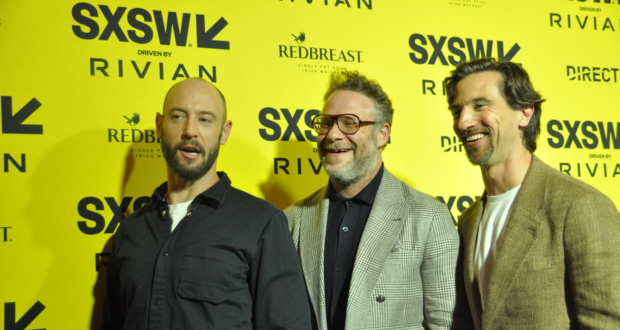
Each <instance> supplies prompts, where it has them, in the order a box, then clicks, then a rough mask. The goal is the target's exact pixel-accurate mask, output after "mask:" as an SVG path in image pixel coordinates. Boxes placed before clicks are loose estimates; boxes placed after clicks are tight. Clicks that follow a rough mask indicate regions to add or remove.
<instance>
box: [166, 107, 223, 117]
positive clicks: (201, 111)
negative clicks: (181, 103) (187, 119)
mask: <svg viewBox="0 0 620 330" xmlns="http://www.w3.org/2000/svg"><path fill="white" fill-rule="evenodd" d="M174 111H180V112H183V113H188V111H187V110H185V109H183V108H177V107H174V108H172V109H170V110H169V113H172V112H174ZM197 113H198V115H210V116H213V117H215V118H217V115H216V114H215V112H213V111H211V110H198V111H197Z"/></svg>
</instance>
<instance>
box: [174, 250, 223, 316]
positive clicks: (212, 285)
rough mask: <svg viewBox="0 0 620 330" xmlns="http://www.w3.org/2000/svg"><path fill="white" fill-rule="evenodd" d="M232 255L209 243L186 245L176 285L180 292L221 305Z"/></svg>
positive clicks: (189, 296) (188, 297)
mask: <svg viewBox="0 0 620 330" xmlns="http://www.w3.org/2000/svg"><path fill="white" fill-rule="evenodd" d="M233 256H234V254H232V253H231V252H228V251H225V250H221V249H216V248H212V247H208V246H198V245H190V246H188V247H187V250H186V251H185V256H184V257H183V266H182V268H181V276H180V278H179V286H178V288H177V292H178V293H179V295H180V296H181V297H183V298H185V299H193V300H201V301H206V302H209V303H212V304H215V305H219V304H221V303H222V302H223V301H224V300H226V294H227V291H228V288H229V281H230V279H231V268H232V264H231V263H232V260H233Z"/></svg>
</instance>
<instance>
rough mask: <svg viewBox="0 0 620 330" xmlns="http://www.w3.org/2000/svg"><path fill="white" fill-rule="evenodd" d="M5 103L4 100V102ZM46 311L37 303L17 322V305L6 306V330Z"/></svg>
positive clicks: (19, 328)
mask: <svg viewBox="0 0 620 330" xmlns="http://www.w3.org/2000/svg"><path fill="white" fill-rule="evenodd" d="M3 101H4V100H3ZM44 309H45V305H43V304H42V303H41V302H40V301H37V302H36V303H34V305H32V307H30V309H29V310H28V311H27V312H26V314H24V315H23V316H22V317H20V318H19V320H18V321H17V322H15V303H14V302H12V303H5V304H4V329H5V330H25V329H26V327H27V326H28V325H29V324H30V323H32V321H34V319H35V318H36V317H37V316H39V314H41V312H42V311H43V310H44Z"/></svg>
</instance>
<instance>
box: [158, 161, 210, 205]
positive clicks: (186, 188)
mask: <svg viewBox="0 0 620 330" xmlns="http://www.w3.org/2000/svg"><path fill="white" fill-rule="evenodd" d="M215 165H216V164H213V167H211V169H210V170H209V172H207V173H206V174H205V175H203V176H202V177H200V178H198V179H197V180H194V181H187V180H185V179H183V178H180V177H179V176H177V175H176V173H174V171H172V169H171V168H170V167H168V194H167V195H166V202H168V204H170V205H175V204H179V203H184V202H189V201H192V200H194V198H196V196H198V195H200V194H201V193H203V192H204V191H205V190H207V189H209V188H211V187H212V186H213V185H214V184H216V183H217V181H219V177H218V176H217V172H216V170H215Z"/></svg>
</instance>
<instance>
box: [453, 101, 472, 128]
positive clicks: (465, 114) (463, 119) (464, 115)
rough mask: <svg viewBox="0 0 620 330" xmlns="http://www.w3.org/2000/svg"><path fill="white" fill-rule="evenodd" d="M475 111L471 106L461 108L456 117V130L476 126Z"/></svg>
mask: <svg viewBox="0 0 620 330" xmlns="http://www.w3.org/2000/svg"><path fill="white" fill-rule="evenodd" d="M474 122H475V120H474V113H473V111H472V110H471V109H470V108H469V107H465V108H463V109H462V110H461V113H460V114H459V115H458V117H455V118H454V130H455V131H457V132H458V131H464V130H467V129H469V128H472V127H474Z"/></svg>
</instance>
